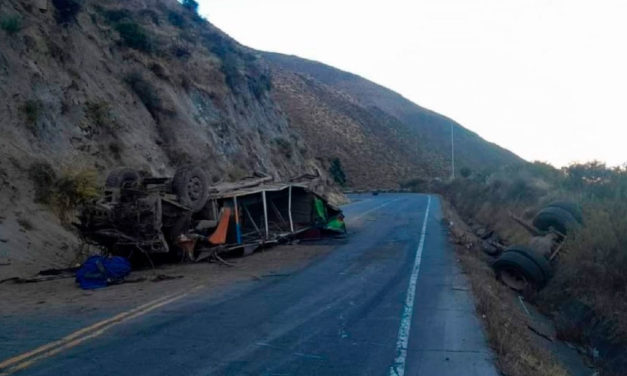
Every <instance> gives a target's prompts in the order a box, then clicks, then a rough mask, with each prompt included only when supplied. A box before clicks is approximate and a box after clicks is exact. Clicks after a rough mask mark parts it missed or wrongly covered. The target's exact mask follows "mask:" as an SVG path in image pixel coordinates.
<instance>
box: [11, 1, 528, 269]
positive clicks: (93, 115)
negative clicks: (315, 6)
mask: <svg viewBox="0 0 627 376" xmlns="http://www.w3.org/2000/svg"><path fill="white" fill-rule="evenodd" d="M46 4H47V7H43V8H39V7H40V6H42V5H46ZM0 21H1V22H0V26H1V27H0V98H1V99H2V101H1V102H0V103H2V105H1V106H0V119H2V121H1V122H0V132H1V134H2V137H0V264H1V265H2V267H1V268H0V279H3V278H4V277H10V276H13V275H16V274H24V273H26V272H32V271H37V270H39V269H42V268H48V267H55V266H56V267H64V266H67V265H68V264H69V263H70V262H72V261H75V260H76V255H77V254H78V253H84V251H85V248H84V247H83V245H82V243H81V242H80V240H79V238H78V236H77V234H76V232H75V230H74V229H73V227H72V226H71V224H70V222H71V220H72V219H73V217H72V214H73V212H72V209H74V208H75V206H76V205H77V204H79V203H80V199H81V197H80V194H85V193H89V189H86V188H85V186H84V185H83V183H85V179H87V178H89V177H90V176H97V179H98V182H99V183H102V182H103V180H104V177H105V175H106V173H107V171H109V170H110V169H111V168H113V167H117V166H121V165H125V166H131V167H134V168H136V169H141V170H145V171H147V172H150V173H152V174H154V175H158V176H168V175H170V176H171V175H172V174H173V172H174V171H175V169H176V168H177V167H179V166H181V165H183V164H188V163H196V164H200V165H202V166H203V167H204V169H205V171H206V173H207V175H208V176H209V177H210V179H211V181H212V182H219V181H232V180H237V179H239V178H242V177H245V176H247V175H250V174H251V173H253V172H262V173H266V174H270V175H272V176H274V177H275V178H276V179H289V178H290V177H293V176H296V175H301V174H303V173H306V172H309V173H316V172H317V173H319V174H320V175H321V182H320V184H319V185H318V187H317V188H318V189H319V192H320V193H323V194H328V195H329V196H330V197H331V198H334V199H336V201H337V200H338V199H341V197H342V196H341V193H339V191H338V190H337V187H335V186H334V184H333V181H332V179H331V178H330V177H329V173H328V170H329V166H330V164H331V161H333V160H334V159H336V158H337V159H339V160H340V162H341V163H342V165H343V166H344V170H345V173H346V176H347V179H348V182H347V183H348V185H349V186H353V187H363V188H365V187H371V188H372V187H396V186H398V184H399V182H402V181H404V180H407V179H410V178H415V177H437V176H444V175H447V166H448V154H447V152H443V151H442V150H448V144H447V141H446V140H447V136H448V128H446V127H447V125H448V124H450V122H451V121H450V120H448V119H446V118H444V117H442V116H440V115H437V114H434V113H431V112H429V111H427V110H424V109H421V108H420V107H418V106H416V105H414V104H413V103H411V102H409V101H406V100H404V99H403V98H402V97H400V96H398V95H397V94H395V93H393V92H391V91H389V90H387V89H384V88H381V87H379V86H377V85H375V84H373V83H371V82H369V81H366V80H364V79H361V78H359V77H357V76H354V75H351V74H348V73H345V72H341V71H338V70H335V69H333V68H331V67H327V66H324V65H322V64H319V63H314V62H309V61H305V60H302V59H297V58H292V57H285V56H280V55H273V54H264V53H261V52H258V51H254V50H252V49H250V48H247V47H245V46H242V45H240V44H239V43H237V42H236V41H235V40H233V39H232V38H230V37H229V36H228V35H226V34H224V33H223V32H222V31H220V30H218V29H217V28H216V27H214V26H213V25H212V24H211V23H209V22H208V21H206V20H204V19H202V18H201V17H199V16H198V15H197V14H196V13H195V12H194V10H193V9H188V8H185V7H184V6H182V5H181V4H180V3H179V2H178V1H176V0H110V1H107V2H100V1H96V0H80V1H79V0H54V1H49V2H25V1H22V0H3V1H2V2H0ZM454 125H455V126H456V127H458V128H459V132H458V134H459V136H458V137H459V147H458V149H460V157H459V158H460V159H459V160H460V161H466V160H467V161H468V164H469V165H470V166H471V167H473V168H479V167H480V166H483V165H485V166H492V165H498V164H502V163H509V162H512V161H517V160H518V158H516V157H515V156H513V155H512V154H511V153H508V152H505V151H503V150H502V149H499V148H496V147H494V146H491V145H489V144H487V143H485V142H484V141H483V140H481V139H480V138H478V137H477V136H476V135H474V134H472V133H470V132H468V131H465V130H463V128H461V127H459V126H458V125H457V124H454ZM466 144H467V145H469V146H468V147H466V146H465V145H466ZM80 179H83V180H80ZM68 194H71V195H70V196H68ZM72 195H73V196H72ZM77 196H78V197H77ZM70 204H71V205H70ZM68 209H69V210H68ZM5 264H9V265H8V266H7V265H5Z"/></svg>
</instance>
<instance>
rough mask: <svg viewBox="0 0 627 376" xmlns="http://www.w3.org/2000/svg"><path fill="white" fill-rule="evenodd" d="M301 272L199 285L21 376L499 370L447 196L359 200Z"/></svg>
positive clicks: (486, 375)
mask: <svg viewBox="0 0 627 376" xmlns="http://www.w3.org/2000/svg"><path fill="white" fill-rule="evenodd" d="M356 198H357V199H359V200H360V201H357V202H355V203H353V204H351V205H348V206H347V207H345V209H344V210H345V213H346V216H347V222H348V226H349V231H350V234H349V237H348V238H347V239H346V240H343V241H341V242H340V243H339V244H337V246H336V249H335V250H334V251H333V252H331V253H330V254H329V255H327V256H325V257H324V258H321V259H319V260H318V261H316V262H314V263H313V264H312V265H310V266H309V267H307V268H306V269H303V270H301V271H299V272H296V273H295V274H291V275H286V276H283V277H277V278H271V279H269V280H264V281H254V282H251V283H248V284H245V285H244V286H240V287H238V288H236V289H234V290H233V291H230V292H227V293H226V294H224V295H222V296H221V297H218V298H216V297H212V298H208V297H207V293H204V292H203V291H202V290H201V291H199V292H197V293H195V294H193V295H191V296H187V297H185V298H184V299H181V300H177V301H176V302H173V303H171V304H169V305H164V306H163V307H160V308H159V309H156V310H154V311H152V312H150V313H148V314H146V315H144V316H141V317H139V318H136V319H132V320H129V321H128V322H125V323H123V324H121V325H118V326H116V327H115V328H112V329H111V330H109V331H107V332H106V333H104V334H103V335H101V336H99V337H96V338H94V339H91V340H89V341H86V342H84V343H81V344H80V345H78V346H76V347H72V348H69V349H67V350H66V351H63V352H60V353H59V354H56V356H53V357H50V358H47V359H45V360H42V361H40V362H37V363H35V364H33V365H31V366H30V367H29V368H26V369H24V370H22V371H20V372H18V373H17V374H19V375H116V376H117V375H134V376H135V375H203V376H205V375H360V376H361V375H397V374H398V375H403V374H405V375H435V376H447V375H451V376H453V375H454V376H459V375H466V376H471V375H481V376H490V375H497V372H496V371H495V369H494V366H493V361H492V354H491V352H490V351H489V349H488V347H487V346H486V343H485V338H484V335H483V333H482V329H481V326H480V323H479V321H478V319H477V318H476V316H475V313H474V307H473V302H472V299H471V298H470V295H469V291H468V285H467V282H466V280H465V279H464V277H463V275H462V274H461V272H460V270H459V266H458V265H457V264H456V262H455V258H454V255H453V253H452V250H451V247H450V246H449V244H448V243H447V236H446V228H445V227H444V226H443V225H442V223H441V211H440V203H439V200H438V199H437V198H436V197H434V196H427V195H417V194H381V195H379V196H371V195H368V196H366V195H364V196H356Z"/></svg>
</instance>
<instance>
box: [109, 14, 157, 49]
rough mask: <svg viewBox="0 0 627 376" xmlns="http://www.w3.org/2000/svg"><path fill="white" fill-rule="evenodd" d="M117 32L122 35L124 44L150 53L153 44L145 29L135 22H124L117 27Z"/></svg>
mask: <svg viewBox="0 0 627 376" xmlns="http://www.w3.org/2000/svg"><path fill="white" fill-rule="evenodd" d="M115 30H117V32H118V33H120V37H122V40H123V41H124V44H125V45H127V46H128V47H130V48H134V49H136V50H140V51H144V52H150V51H151V50H152V43H151V41H150V38H148V35H147V34H146V32H145V31H144V28H142V27H141V26H139V25H138V24H137V23H135V22H133V21H129V20H127V21H122V22H119V23H117V24H116V25H115Z"/></svg>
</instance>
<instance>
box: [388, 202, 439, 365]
mask: <svg viewBox="0 0 627 376" xmlns="http://www.w3.org/2000/svg"><path fill="white" fill-rule="evenodd" d="M427 197H428V200H427V210H426V211H425V218H424V219H423V221H422V230H421V233H420V242H419V243H418V248H417V249H416V259H415V260H414V268H413V269H412V272H411V276H410V278H409V286H407V296H406V297H405V306H404V307H403V315H402V316H401V326H400V327H399V328H398V339H397V341H396V353H397V355H396V358H395V359H394V364H393V365H392V366H391V367H390V376H404V375H405V361H406V358H407V346H408V344H409V330H410V329H411V318H412V316H413V314H414V297H415V295H416V282H417V280H418V273H419V272H420V262H421V260H422V249H423V247H424V244H425V234H426V231H427V219H428V218H429V209H430V207H431V196H427Z"/></svg>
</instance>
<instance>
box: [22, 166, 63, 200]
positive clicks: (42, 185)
mask: <svg viewBox="0 0 627 376" xmlns="http://www.w3.org/2000/svg"><path fill="white" fill-rule="evenodd" d="M28 177H29V178H30V180H31V181H32V182H33V186H34V188H35V202H38V203H40V204H49V203H50V200H51V198H52V192H53V186H54V183H55V181H56V180H57V174H56V173H55V172H54V170H53V169H52V166H51V165H50V163H48V162H35V163H33V164H31V165H30V167H29V168H28Z"/></svg>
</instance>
